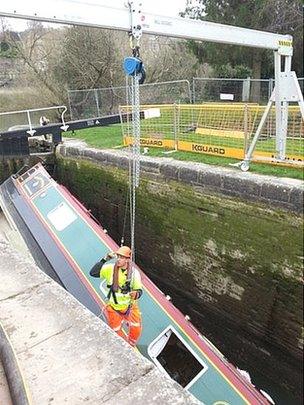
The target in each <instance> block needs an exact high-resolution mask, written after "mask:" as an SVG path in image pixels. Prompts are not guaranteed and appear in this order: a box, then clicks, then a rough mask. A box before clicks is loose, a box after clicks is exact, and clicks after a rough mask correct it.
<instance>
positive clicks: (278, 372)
mask: <svg viewBox="0 0 304 405" xmlns="http://www.w3.org/2000/svg"><path fill="white" fill-rule="evenodd" d="M148 275H149V277H150V278H151V279H152V280H153V282H155V284H156V285H157V286H158V287H159V288H160V289H161V290H162V291H163V292H165V293H166V294H169V295H170V296H171V297H172V301H173V304H174V305H175V306H176V307H177V308H179V309H180V310H181V311H182V312H183V313H184V314H187V315H189V316H190V318H191V322H192V324H193V325H194V326H195V327H196V328H197V329H198V330H199V331H200V332H201V333H202V334H203V335H205V336H206V337H207V338H208V339H209V340H210V341H211V342H212V343H213V344H215V346H216V347H217V348H218V349H219V350H220V351H221V352H222V353H223V354H224V355H225V357H226V358H227V359H228V360H229V361H230V362H231V363H232V364H234V365H235V366H236V367H238V368H240V369H242V370H246V371H247V372H249V374H250V377H251V381H252V383H253V384H254V385H255V386H256V387H257V388H258V389H262V390H263V391H265V392H267V393H268V394H269V395H270V396H271V398H272V399H273V400H274V402H275V403H276V405H302V404H303V399H302V395H303V382H302V375H303V373H302V372H301V364H300V361H299V360H298V359H293V358H290V356H289V355H288V354H284V353H282V351H281V350H279V349H277V348H275V347H272V346H270V345H269V344H267V343H265V342H263V341H259V339H258V338H256V337H255V336H252V335H250V334H248V332H247V331H244V330H241V329H240V328H239V327H238V326H237V325H234V324H232V323H231V321H229V320H227V319H224V318H223V315H222V314H219V313H217V312H215V310H214V309H213V308H212V307H210V305H209V306H208V304H206V306H205V307H202V304H201V303H200V304H199V305H198V303H197V302H195V300H191V294H189V297H182V296H181V294H180V292H179V291H176V290H175V289H174V287H173V286H170V285H167V284H166V283H164V282H163V280H159V279H157V278H156V277H155V275H153V274H152V273H151V274H148Z"/></svg>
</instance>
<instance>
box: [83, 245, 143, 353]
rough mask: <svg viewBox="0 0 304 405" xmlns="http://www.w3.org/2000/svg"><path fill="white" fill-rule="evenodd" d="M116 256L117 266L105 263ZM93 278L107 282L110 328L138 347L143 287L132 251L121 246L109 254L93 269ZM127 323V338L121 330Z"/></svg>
mask: <svg viewBox="0 0 304 405" xmlns="http://www.w3.org/2000/svg"><path fill="white" fill-rule="evenodd" d="M115 256H116V262H115V263H106V262H107V261H108V260H110V259H112V258H114V257H115ZM90 275H91V276H93V277H100V278H102V279H105V280H106V281H107V288H108V295H107V298H108V303H107V305H106V306H105V315H106V317H107V320H108V324H109V326H110V327H111V328H112V329H113V330H114V331H115V332H116V333H117V334H118V335H119V336H121V337H122V338H124V339H125V340H126V341H127V342H128V343H129V344H130V345H131V346H135V345H136V343H137V341H138V339H139V337H140V334H141V330H142V324H141V313H140V310H139V307H138V303H137V300H138V299H139V298H140V297H141V295H142V283H141V277H140V273H139V271H138V270H137V269H135V268H133V267H132V262H131V249H130V248H129V247H128V246H121V247H120V248H119V249H118V250H117V251H116V252H110V253H108V254H107V255H106V256H105V257H104V258H102V259H101V260H100V261H99V262H97V263H96V264H95V265H94V266H93V267H92V268H91V270H90ZM124 321H125V322H126V323H127V324H128V326H129V333H128V336H126V335H125V333H124V332H123V330H122V326H123V322H124Z"/></svg>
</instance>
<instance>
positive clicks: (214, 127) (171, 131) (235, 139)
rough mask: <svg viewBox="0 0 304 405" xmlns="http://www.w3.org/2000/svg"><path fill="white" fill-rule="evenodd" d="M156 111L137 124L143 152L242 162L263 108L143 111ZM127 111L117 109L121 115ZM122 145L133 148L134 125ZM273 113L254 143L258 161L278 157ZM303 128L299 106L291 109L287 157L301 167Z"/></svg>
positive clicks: (157, 107)
mask: <svg viewBox="0 0 304 405" xmlns="http://www.w3.org/2000/svg"><path fill="white" fill-rule="evenodd" d="M150 109H154V110H158V111H159V114H158V115H157V114H151V116H152V117H153V118H148V119H143V120H142V121H141V144H142V146H151V147H162V148H171V149H173V148H175V149H178V150H183V151H192V152H199V153H207V154H212V155H218V156H225V157H232V158H237V159H243V158H244V154H245V151H246V150H247V147H248V145H249V144H250V142H251V140H252V138H253V136H254V134H255V131H256V129H257V126H258V124H259V122H260V120H261V117H262V114H263V112H264V109H265V106H260V105H258V104H255V103H204V104H199V105H198V104H196V105H194V104H188V105H186V104H183V105H181V104H173V105H168V104H166V105H145V106H141V111H143V112H145V111H148V110H150ZM127 111H130V106H128V107H121V112H127ZM122 128H123V135H124V143H125V145H128V144H132V142H133V138H132V125H131V123H130V122H126V123H123V124H122ZM275 131H276V126H275V107H273V108H272V110H271V113H270V114H269V117H268V119H267V122H266V124H265V125H264V128H263V130H262V134H261V136H260V139H259V141H258V143H257V146H256V149H255V152H254V157H255V158H256V159H264V158H265V157H268V158H272V157H274V156H275V155H276V139H275ZM303 140H304V125H303V120H302V117H301V113H300V109H299V106H290V107H289V119H288V135H287V143H286V145H287V148H286V154H287V157H288V158H289V159H291V160H292V159H294V160H295V161H297V160H301V161H303V155H304V143H303Z"/></svg>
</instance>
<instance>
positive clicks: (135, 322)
mask: <svg viewBox="0 0 304 405" xmlns="http://www.w3.org/2000/svg"><path fill="white" fill-rule="evenodd" d="M105 315H106V317H107V320H108V324H109V326H110V327H111V328H112V329H113V330H114V331H115V332H116V333H117V334H118V335H119V336H121V337H122V338H123V339H125V340H126V341H127V342H128V343H129V344H130V345H131V346H135V345H136V343H137V341H138V339H139V338H140V334H141V330H142V324H141V313H140V310H139V307H138V305H137V303H133V305H132V306H131V308H130V309H129V311H127V312H126V313H122V312H119V311H115V309H113V308H112V307H111V305H109V304H108V305H106V307H105ZM123 322H125V323H127V324H128V327H129V333H128V335H126V334H125V332H124V331H123V330H122V326H123Z"/></svg>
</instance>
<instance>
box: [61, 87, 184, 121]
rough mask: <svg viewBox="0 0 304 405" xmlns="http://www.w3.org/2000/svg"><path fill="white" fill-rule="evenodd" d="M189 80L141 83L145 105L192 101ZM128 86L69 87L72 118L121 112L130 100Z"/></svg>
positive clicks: (141, 94)
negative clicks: (80, 88)
mask: <svg viewBox="0 0 304 405" xmlns="http://www.w3.org/2000/svg"><path fill="white" fill-rule="evenodd" d="M190 87H191V86H190V83H189V81H188V80H174V81H170V82H160V83H147V84H142V85H140V100H141V103H142V104H173V103H190V102H191V88H190ZM126 91H127V90H126V86H120V87H108V88H100V89H90V90H69V91H68V96H69V104H70V111H71V118H72V119H84V118H93V117H100V116H104V115H111V114H118V112H119V106H120V105H123V104H125V103H126V99H127V94H126Z"/></svg>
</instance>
